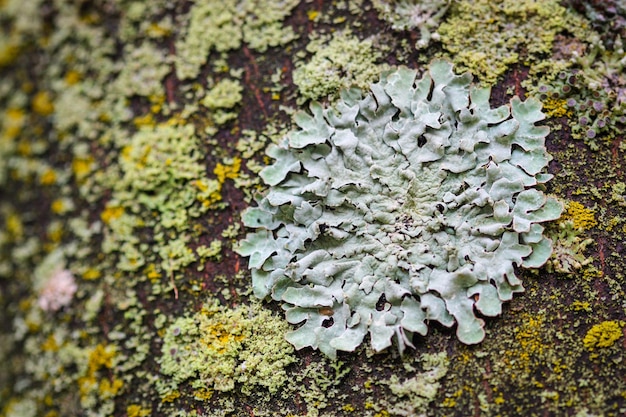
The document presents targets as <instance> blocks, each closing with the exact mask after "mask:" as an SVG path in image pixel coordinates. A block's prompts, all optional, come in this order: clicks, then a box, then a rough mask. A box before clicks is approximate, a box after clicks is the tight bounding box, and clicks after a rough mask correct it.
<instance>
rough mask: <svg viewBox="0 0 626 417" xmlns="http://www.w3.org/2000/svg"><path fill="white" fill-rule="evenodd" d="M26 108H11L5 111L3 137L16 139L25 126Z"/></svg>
mask: <svg viewBox="0 0 626 417" xmlns="http://www.w3.org/2000/svg"><path fill="white" fill-rule="evenodd" d="M25 119H26V117H25V115H24V110H22V109H18V108H11V109H8V110H7V111H6V112H5V117H4V120H3V124H4V132H3V137H4V138H5V139H15V138H16V137H17V135H19V134H20V132H21V131H22V127H23V126H24V120H25Z"/></svg>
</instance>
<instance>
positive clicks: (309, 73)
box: [293, 32, 386, 102]
mask: <svg viewBox="0 0 626 417" xmlns="http://www.w3.org/2000/svg"><path fill="white" fill-rule="evenodd" d="M307 52H309V53H311V54H312V56H311V57H310V58H309V59H306V60H303V61H300V62H297V63H296V68H295V70H294V72H293V82H294V84H295V85H297V86H298V89H299V93H300V97H301V99H300V101H301V102H304V101H306V100H321V99H323V98H325V97H326V96H331V97H333V98H336V97H338V93H339V90H341V89H342V88H344V89H345V88H350V87H359V88H362V89H365V88H367V86H368V85H369V84H370V83H371V82H372V81H374V80H375V79H376V77H377V76H378V74H380V72H381V71H383V70H384V69H385V68H386V66H385V65H384V64H381V63H379V61H380V58H381V54H380V52H378V51H377V50H376V49H375V48H374V44H373V42H372V40H370V39H365V40H359V39H358V38H357V37H355V36H354V35H352V34H350V33H348V32H336V33H334V34H333V35H332V36H321V37H319V38H314V39H312V40H311V41H310V42H309V44H308V45H307Z"/></svg>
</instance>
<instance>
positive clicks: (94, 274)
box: [83, 268, 102, 281]
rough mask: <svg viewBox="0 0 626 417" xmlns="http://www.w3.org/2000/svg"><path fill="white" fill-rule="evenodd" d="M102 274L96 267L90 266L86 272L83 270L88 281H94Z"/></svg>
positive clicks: (84, 277)
mask: <svg viewBox="0 0 626 417" xmlns="http://www.w3.org/2000/svg"><path fill="white" fill-rule="evenodd" d="M101 276H102V273H101V272H100V271H98V270H97V269H95V268H89V269H87V270H86V271H85V272H83V279H86V280H88V281H93V280H96V279H98V278H100V277H101Z"/></svg>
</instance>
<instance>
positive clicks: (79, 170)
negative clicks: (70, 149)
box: [72, 157, 94, 181]
mask: <svg viewBox="0 0 626 417" xmlns="http://www.w3.org/2000/svg"><path fill="white" fill-rule="evenodd" d="M93 163H94V159H93V158H92V157H86V158H74V160H73V161H72V172H73V173H74V176H75V177H76V180H77V181H82V180H84V179H85V177H87V175H89V173H90V172H91V170H92V167H93Z"/></svg>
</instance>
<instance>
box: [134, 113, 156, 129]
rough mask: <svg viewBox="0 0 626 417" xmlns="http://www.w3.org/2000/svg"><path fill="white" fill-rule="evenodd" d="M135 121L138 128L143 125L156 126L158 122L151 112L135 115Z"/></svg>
mask: <svg viewBox="0 0 626 417" xmlns="http://www.w3.org/2000/svg"><path fill="white" fill-rule="evenodd" d="M133 123H134V125H135V126H136V127H137V128H140V127H143V126H154V125H155V124H156V122H155V121H154V117H153V116H152V114H151V113H148V114H145V115H144V116H139V117H135V118H134V119H133Z"/></svg>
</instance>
